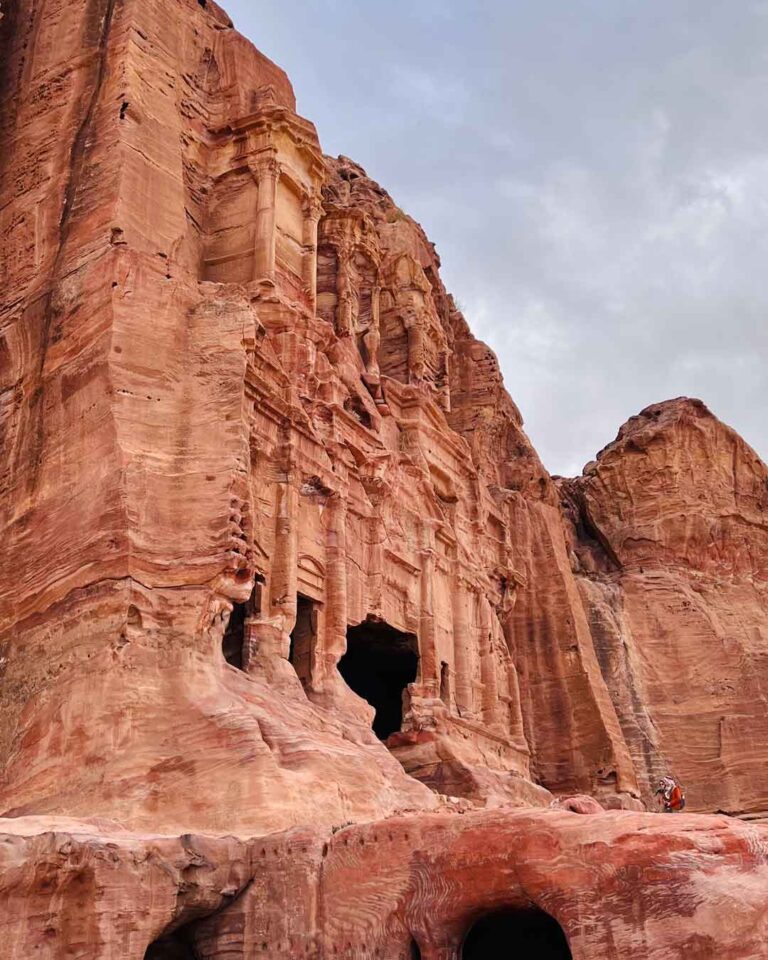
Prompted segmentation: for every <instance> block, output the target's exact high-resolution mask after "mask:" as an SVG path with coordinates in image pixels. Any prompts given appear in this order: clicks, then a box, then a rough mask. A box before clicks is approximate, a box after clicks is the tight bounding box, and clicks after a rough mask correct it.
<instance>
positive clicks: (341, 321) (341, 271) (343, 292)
mask: <svg viewBox="0 0 768 960" xmlns="http://www.w3.org/2000/svg"><path fill="white" fill-rule="evenodd" d="M338 257H339V263H338V273H337V276H336V293H337V296H338V303H337V306H336V332H337V333H338V335H339V336H340V337H348V336H350V335H351V333H352V329H353V326H354V304H353V299H354V291H353V290H352V251H351V250H350V248H349V246H348V244H346V243H345V244H342V245H341V246H340V247H339V248H338Z"/></svg>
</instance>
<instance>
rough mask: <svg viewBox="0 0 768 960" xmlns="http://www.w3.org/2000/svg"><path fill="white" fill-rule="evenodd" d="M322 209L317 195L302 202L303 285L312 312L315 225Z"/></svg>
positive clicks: (315, 263)
mask: <svg viewBox="0 0 768 960" xmlns="http://www.w3.org/2000/svg"><path fill="white" fill-rule="evenodd" d="M322 211H323V204H322V202H321V200H320V198H319V197H317V196H310V197H307V199H306V201H305V204H304V258H303V261H302V267H303V270H304V277H303V280H304V287H305V289H306V291H307V294H308V296H309V303H310V306H311V308H312V313H314V312H315V310H316V308H317V225H318V223H319V222H320V216H321V214H322Z"/></svg>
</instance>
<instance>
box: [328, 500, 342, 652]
mask: <svg viewBox="0 0 768 960" xmlns="http://www.w3.org/2000/svg"><path fill="white" fill-rule="evenodd" d="M323 646H324V653H325V655H326V656H325V658H324V659H325V661H326V662H329V663H330V662H333V663H338V661H339V660H340V659H341V657H342V656H343V655H344V652H345V651H346V649H347V501H346V496H345V495H344V494H343V493H338V492H337V493H333V494H331V496H330V497H329V498H328V503H327V505H326V508H325V638H324V644H323Z"/></svg>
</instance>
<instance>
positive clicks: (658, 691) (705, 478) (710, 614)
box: [560, 399, 768, 813]
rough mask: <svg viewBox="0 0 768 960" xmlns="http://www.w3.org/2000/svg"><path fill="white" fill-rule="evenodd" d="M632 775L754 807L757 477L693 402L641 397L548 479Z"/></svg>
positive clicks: (764, 805) (763, 630)
mask: <svg viewBox="0 0 768 960" xmlns="http://www.w3.org/2000/svg"><path fill="white" fill-rule="evenodd" d="M560 489H561V494H562V496H563V504H564V508H565V512H566V516H567V517H568V518H569V519H570V521H571V549H572V559H573V564H574V568H575V570H576V572H577V579H578V581H579V588H580V590H581V593H582V596H583V598H584V602H585V606H586V609H587V611H588V616H589V620H590V626H591V631H592V635H593V638H594V641H595V647H596V650H597V654H598V658H599V660H600V664H601V669H602V672H603V675H604V676H605V677H606V681H607V682H608V686H609V689H610V691H611V694H612V698H613V701H614V703H615V706H616V710H617V713H618V716H619V719H620V721H621V726H622V730H623V731H624V736H625V738H626V741H627V743H628V745H629V747H630V751H631V753H632V757H633V762H634V765H635V770H636V771H637V773H638V776H639V777H640V779H641V781H642V782H643V783H644V785H645V787H646V792H647V787H648V784H649V781H651V780H652V779H653V778H655V777H657V776H659V775H661V774H662V773H663V772H664V771H665V770H673V771H674V772H675V773H676V775H677V776H679V777H680V778H681V779H682V780H683V782H684V783H686V784H687V786H688V796H689V800H690V802H691V803H692V804H693V805H695V807H696V808H697V809H704V810H723V811H728V812H737V813H738V812H745V811H749V812H764V811H766V810H768V781H767V780H766V764H765V760H764V750H765V745H766V743H768V700H767V699H766V694H767V693H768V690H767V689H766V655H767V653H768V645H767V643H766V641H768V580H767V577H766V574H767V573H768V471H766V467H765V464H763V463H762V461H761V460H760V459H759V458H758V457H757V455H756V454H755V453H754V451H752V450H751V449H750V448H749V447H748V446H747V445H746V444H745V443H744V441H743V440H741V438H740V437H739V436H738V435H737V434H735V433H734V432H733V430H730V429H729V428H728V427H726V426H724V425H723V424H722V423H720V421H718V420H717V419H716V418H715V417H714V416H713V415H712V414H711V413H710V412H709V410H707V408H706V407H705V406H704V404H703V403H701V402H700V401H698V400H687V399H680V400H674V401H670V402H669V403H663V404H658V405H656V406H652V407H648V408H647V409H646V410H644V411H643V412H642V413H641V414H640V415H639V416H637V417H633V418H632V419H631V420H630V421H629V422H628V423H626V424H625V425H624V426H623V427H622V428H621V430H620V431H619V435H618V437H617V439H616V440H615V441H614V443H612V444H610V445H609V446H608V447H606V448H605V450H603V451H602V452H601V453H600V454H599V455H598V458H597V460H596V461H595V462H594V463H592V464H588V465H587V467H586V468H585V471H584V475H583V476H582V477H579V478H578V479H576V480H572V481H562V482H561V484H560Z"/></svg>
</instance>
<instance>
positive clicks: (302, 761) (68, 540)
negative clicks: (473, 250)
mask: <svg viewBox="0 0 768 960" xmlns="http://www.w3.org/2000/svg"><path fill="white" fill-rule="evenodd" d="M0 141H1V142H2V143H3V152H2V156H0V197H1V198H2V200H1V202H0V448H1V449H2V458H1V459H0V531H1V532H0V536H2V543H3V550H2V552H0V680H1V682H0V770H1V774H0V813H2V814H3V816H4V818H5V819H4V820H3V829H4V830H5V832H6V835H5V836H4V838H3V842H2V844H0V890H1V891H2V897H3V899H4V901H5V902H7V903H8V904H9V905H10V906H11V908H12V909H10V910H8V911H3V917H2V918H0V923H3V924H4V928H3V936H4V941H3V942H4V943H5V944H6V945H8V950H9V951H11V952H10V953H9V958H10V960H17V958H21V957H26V956H29V955H31V953H32V952H34V953H35V955H39V956H40V957H46V956H50V957H54V956H56V957H59V956H64V955H70V954H71V955H73V956H74V955H77V956H79V957H83V958H85V957H105V958H109V957H118V956H120V957H136V958H137V960H140V958H145V960H161V958H166V960H167V958H168V957H174V958H177V960H178V958H180V957H188V956H189V955H190V951H194V953H193V954H192V955H194V956H197V957H200V958H206V960H224V958H225V957H226V958H228V960H229V958H232V957H243V958H245V957H252V956H257V955H265V956H273V957H289V956H290V957H296V956H316V957H324V956H329V957H330V956H334V957H350V958H351V957H355V958H358V957H371V958H372V957H374V956H376V957H382V958H391V960H395V958H400V960H403V958H409V960H412V958H413V957H415V956H419V955H420V956H422V957H424V958H434V960H437V958H442V960H449V958H450V960H456V958H458V957H459V956H462V957H463V958H464V960H471V957H472V956H473V950H475V949H476V947H475V946H473V944H474V945H476V944H478V943H482V939H483V937H487V936H491V933H489V932H488V930H489V929H490V928H489V927H486V926H484V924H486V921H487V923H488V924H491V925H492V924H493V923H494V922H496V921H495V920H494V919H493V918H494V916H495V914H496V913H497V912H498V911H499V910H501V911H502V912H503V913H504V916H503V917H502V918H501V919H500V920H499V922H500V923H502V924H512V926H514V924H522V925H523V927H524V928H525V930H527V931H528V933H527V934H526V936H527V935H529V934H530V935H531V936H534V935H535V936H542V937H545V938H549V940H550V941H551V942H552V943H559V944H560V945H561V946H562V945H563V943H565V942H566V941H567V943H568V944H570V950H571V952H572V956H573V957H583V958H588V957H597V956H613V955H617V956H618V955H621V956H627V957H637V958H638V960H639V958H641V957H642V958H648V957H662V956H664V957H669V956H680V957H683V956H685V957H691V956H695V957H701V958H709V957H712V958H714V957H718V958H721V960H723V958H725V960H731V958H732V960H737V958H744V960H746V958H753V957H757V956H762V955H763V954H762V953H761V952H760V951H761V950H762V949H763V948H762V947H761V946H760V945H761V944H762V943H763V941H764V939H765V933H766V930H765V923H766V919H765V918H766V911H767V910H768V894H766V890H768V885H767V884H766V882H765V876H764V873H765V858H766V845H765V840H766V838H765V835H764V830H763V829H762V828H760V827H759V826H754V825H750V824H746V823H739V822H738V821H736V820H733V819H727V818H725V817H719V818H709V819H704V818H701V817H696V816H688V815H684V816H681V817H678V818H677V819H674V820H671V819H670V818H664V819H662V818H652V817H649V816H647V815H644V814H642V813H639V812H637V811H640V810H642V808H643V806H644V804H645V805H646V806H651V805H652V804H653V802H654V800H653V790H654V781H655V780H656V778H657V777H659V776H660V775H661V774H666V773H673V774H674V775H675V776H677V777H678V778H679V779H681V780H682V782H683V783H684V785H685V787H686V792H687V798H688V808H687V809H688V810H689V811H699V812H710V813H712V812H723V813H729V814H735V815H739V816H742V817H745V818H753V819H760V817H761V816H762V815H764V814H765V815H768V813H766V812H767V811H768V780H767V779H766V777H768V774H766V772H765V771H766V769H768V767H767V765H766V759H767V754H768V710H767V709H766V702H767V701H766V685H767V684H768V655H767V654H766V651H768V633H767V632H766V631H768V626H767V624H768V593H767V590H768V585H767V581H768V559H767V558H768V540H767V538H766V529H767V528H766V508H767V507H768V471H767V470H766V467H765V465H764V464H763V463H762V462H761V461H760V460H759V458H758V457H757V456H756V455H755V454H754V452H753V451H751V450H750V449H749V448H748V447H747V446H746V444H744V442H743V441H742V440H741V439H740V438H739V437H738V436H737V435H736V434H735V433H734V432H733V431H732V430H730V429H729V428H727V427H726V426H724V425H723V424H722V423H720V422H719V421H718V420H717V419H716V418H715V417H714V416H713V415H712V414H711V413H710V412H709V411H708V410H707V409H706V407H705V406H704V405H703V404H702V403H701V402H700V401H697V400H687V399H680V400H674V401H669V402H667V403H664V404H659V405H657V406H654V407H649V408H648V409H647V410H645V411H643V412H642V413H641V414H640V415H639V416H638V417H634V418H632V419H631V420H630V421H629V422H628V423H627V424H626V425H625V426H624V427H622V429H621V431H620V433H619V436H618V437H617V439H616V441H615V442H614V443H613V444H611V445H609V446H608V447H606V449H605V450H604V451H602V453H601V454H599V455H598V458H597V460H596V461H595V462H594V463H592V464H590V465H588V466H587V467H586V468H585V471H584V474H583V476H582V477H579V478H576V479H572V480H565V479H562V478H552V477H550V476H549V474H548V473H547V471H546V470H545V469H544V467H543V466H542V464H541V462H540V460H539V458H538V456H537V454H536V452H535V450H534V449H533V448H532V446H531V444H530V442H529V440H528V438H527V437H526V435H525V432H524V430H523V423H522V418H521V416H520V413H519V411H518V410H517V408H516V407H515V405H514V403H513V401H512V400H511V399H510V397H509V395H508V394H507V392H506V390H505V388H504V384H503V381H502V377H501V373H500V370H499V366H498V363H497V361H496V358H495V356H494V355H493V353H492V351H491V350H490V349H489V348H488V347H487V346H486V345H485V344H483V343H481V342H480V341H478V340H477V339H476V338H475V337H474V336H473V335H472V333H471V331H470V329H469V327H468V325H467V323H466V321H465V319H464V318H463V316H462V315H461V312H460V311H459V310H458V308H457V306H456V304H455V302H454V300H453V298H452V297H451V296H450V294H449V293H448V292H447V291H446V289H445V287H444V285H443V283H442V281H441V279H440V261H439V257H438V256H437V253H436V251H435V248H434V246H433V244H432V243H431V242H430V241H429V240H428V238H427V237H426V235H425V234H424V231H423V230H422V229H421V227H420V226H419V225H418V224H417V223H415V222H414V221H413V220H412V219H411V218H410V217H409V216H408V215H407V214H405V213H404V212H403V211H402V210H400V209H399V208H398V207H397V206H396V204H395V203H394V202H393V200H392V199H391V198H390V197H389V195H388V194H387V193H386V191H385V190H383V189H382V188H381V187H380V186H379V185H378V184H377V183H376V182H374V181H373V180H372V179H371V178H370V177H368V175H367V174H366V172H365V171H364V170H363V169H362V168H361V167H360V166H359V165H357V164H356V163H355V162H354V161H352V160H350V159H348V158H346V157H338V158H335V159H334V158H331V157H328V156H326V155H324V154H323V152H322V149H321V147H320V143H319V140H318V136H317V132H316V130H315V128H314V126H313V125H312V124H311V123H310V122H309V121H307V120H305V119H303V118H302V117H301V116H299V115H298V114H297V113H296V103H295V99H294V94H293V90H292V88H291V85H290V82H289V81H288V79H287V77H286V76H285V74H284V73H283V72H282V71H281V70H280V69H279V68H278V67H277V66H275V65H274V64H273V63H271V61H269V60H268V59H267V58H266V57H264V56H263V55H262V54H260V53H259V52H258V51H257V50H256V49H255V48H254V47H253V46H252V45H251V44H250V43H249V42H248V41H246V40H245V39H244V38H242V37H241V36H240V35H239V34H238V33H237V32H236V31H235V30H234V28H233V26H232V23H231V21H230V20H229V18H228V17H227V16H226V14H225V13H224V12H223V11H222V10H221V9H220V8H219V7H218V6H217V5H216V4H215V3H213V2H212V0H152V2H151V3H150V2H149V0H70V2H68V3H64V2H63V0H47V2H46V3H40V2H38V0H12V2H6V3H4V4H3V18H2V20H0ZM574 795H576V796H574ZM553 803H554V808H553V809H536V808H545V807H548V806H550V804H553ZM520 808H525V809H524V810H521V809H520ZM604 808H609V809H610V810H612V811H613V812H611V813H602V812H598V811H602V810H603V809H604ZM628 811H633V812H628ZM483 918H486V919H483ZM497 919H498V918H497ZM479 921H482V922H481V923H480V926H478V927H475V926H473V925H474V924H475V923H476V922H479ZM553 924H554V926H553ZM505 929H507V928H505ZM509 929H512V928H511V927H510V928H509ZM509 929H508V931H507V932H509ZM517 929H518V933H520V931H521V930H522V928H521V927H519V926H518V928H517ZM520 935H521V936H522V933H521V934H520ZM563 938H565V940H563ZM477 949H478V950H479V949H480V948H479V947H477ZM565 949H566V950H567V949H568V947H567V946H566V948H565ZM474 955H475V956H480V955H482V954H481V953H475V954H474ZM557 955H559V956H567V953H566V954H563V953H562V952H561V953H560V954H557Z"/></svg>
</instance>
